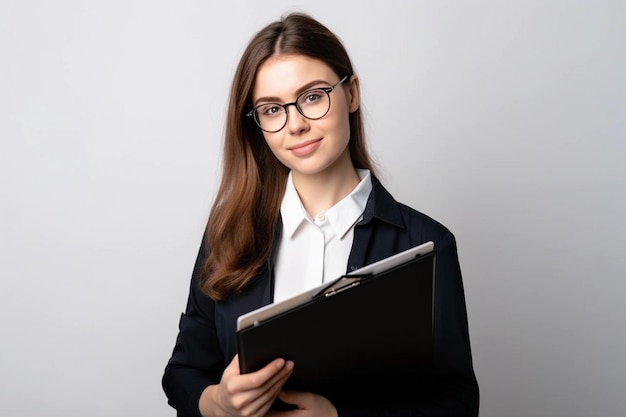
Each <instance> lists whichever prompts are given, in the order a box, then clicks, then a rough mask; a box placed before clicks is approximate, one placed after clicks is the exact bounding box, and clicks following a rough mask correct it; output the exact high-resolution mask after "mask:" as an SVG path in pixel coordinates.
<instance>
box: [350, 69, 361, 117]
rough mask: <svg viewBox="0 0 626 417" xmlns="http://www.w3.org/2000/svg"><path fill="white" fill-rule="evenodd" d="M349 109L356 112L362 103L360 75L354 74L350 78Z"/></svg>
mask: <svg viewBox="0 0 626 417" xmlns="http://www.w3.org/2000/svg"><path fill="white" fill-rule="evenodd" d="M346 90H347V91H348V111H349V112H350V113H354V112H355V111H357V110H358V109H359V106H360V105H361V89H360V87H359V77H357V76H356V75H352V76H351V77H350V79H349V80H348V85H347V89H346Z"/></svg>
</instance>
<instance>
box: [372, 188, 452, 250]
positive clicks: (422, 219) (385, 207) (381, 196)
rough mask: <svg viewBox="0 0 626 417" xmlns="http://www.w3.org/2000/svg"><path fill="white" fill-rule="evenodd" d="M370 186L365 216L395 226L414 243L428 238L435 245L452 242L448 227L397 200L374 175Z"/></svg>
mask: <svg viewBox="0 0 626 417" xmlns="http://www.w3.org/2000/svg"><path fill="white" fill-rule="evenodd" d="M372 186H373V187H372V195H371V198H370V201H369V202H368V208H366V214H365V215H366V216H371V217H376V218H378V219H379V220H381V221H382V222H383V223H386V224H388V225H391V226H393V227H395V228H396V229H397V231H398V232H399V233H403V234H407V235H408V236H409V237H410V240H411V241H412V242H414V243H415V244H419V243H420V242H426V241H429V240H432V241H434V242H435V245H436V246H442V245H443V246H446V245H448V244H452V243H454V241H455V238H454V235H453V234H452V232H451V231H450V229H448V228H447V227H446V226H444V225H443V224H442V223H441V222H439V221H437V220H435V219H434V218H433V217H431V216H429V215H427V214H425V213H423V212H421V211H418V210H416V209H415V208H413V207H410V206H408V205H406V204H404V203H401V202H399V201H397V200H396V199H395V198H394V197H393V196H392V195H391V194H390V193H389V191H387V189H386V188H385V187H384V186H383V185H382V184H381V183H380V181H379V180H378V179H377V178H376V177H375V176H372Z"/></svg>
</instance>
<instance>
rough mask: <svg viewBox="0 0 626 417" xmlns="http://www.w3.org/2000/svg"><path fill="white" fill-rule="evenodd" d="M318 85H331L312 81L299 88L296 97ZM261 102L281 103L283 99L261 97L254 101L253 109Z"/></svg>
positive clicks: (322, 81)
mask: <svg viewBox="0 0 626 417" xmlns="http://www.w3.org/2000/svg"><path fill="white" fill-rule="evenodd" d="M318 84H328V85H330V83H329V82H328V81H326V80H315V81H311V82H308V83H306V84H304V85H303V86H302V87H300V88H298V89H297V90H296V97H297V96H299V95H300V94H302V93H304V92H305V91H307V90H310V89H311V88H312V87H313V86H316V85H318ZM261 102H265V103H280V102H281V99H280V97H259V98H257V99H256V100H254V103H252V105H253V107H256V106H258V105H259V103H261Z"/></svg>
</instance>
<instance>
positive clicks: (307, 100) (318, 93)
mask: <svg viewBox="0 0 626 417" xmlns="http://www.w3.org/2000/svg"><path fill="white" fill-rule="evenodd" d="M325 94H326V93H324V92H323V91H322V90H311V91H307V92H306V93H304V95H303V97H302V101H301V102H302V103H304V104H313V103H317V102H318V101H320V100H322V99H323V98H324V95H325Z"/></svg>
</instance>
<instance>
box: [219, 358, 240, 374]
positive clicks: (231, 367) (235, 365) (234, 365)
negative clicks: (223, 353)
mask: <svg viewBox="0 0 626 417" xmlns="http://www.w3.org/2000/svg"><path fill="white" fill-rule="evenodd" d="M239 374H240V371H239V355H238V354H237V355H235V357H234V358H233V360H232V361H230V363H229V364H228V366H227V367H226V369H224V373H223V374H222V377H224V376H227V375H239Z"/></svg>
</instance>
